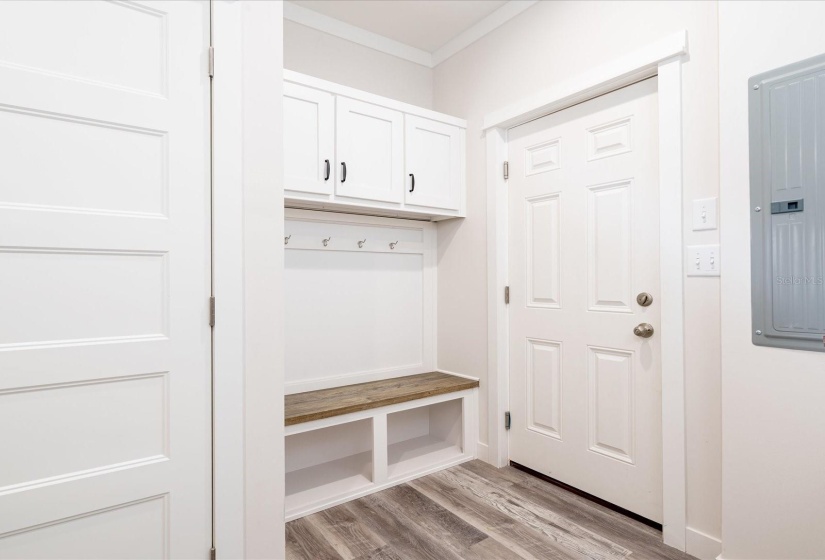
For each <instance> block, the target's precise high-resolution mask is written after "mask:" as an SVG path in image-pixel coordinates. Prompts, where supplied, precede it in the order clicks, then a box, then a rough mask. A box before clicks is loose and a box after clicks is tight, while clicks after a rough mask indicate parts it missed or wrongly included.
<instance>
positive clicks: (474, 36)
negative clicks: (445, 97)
mask: <svg viewBox="0 0 825 560" xmlns="http://www.w3.org/2000/svg"><path fill="white" fill-rule="evenodd" d="M538 1H539V0H510V1H509V2H507V3H506V4H504V5H503V6H502V7H500V8H499V9H498V10H496V11H495V12H493V13H492V14H490V15H489V16H487V17H485V18H484V19H483V20H481V21H479V22H478V23H476V24H475V25H473V26H472V27H470V28H469V29H467V30H465V31H463V32H462V33H461V34H460V35H458V36H456V37H455V38H453V39H452V40H450V41H449V42H448V43H447V44H446V45H444V46H443V47H441V48H439V49H438V50H436V51H435V52H434V53H433V54H432V57H433V67H435V66H438V65H439V64H441V63H442V62H444V61H445V60H447V59H448V58H450V57H451V56H453V55H454V54H456V53H457V52H459V51H462V50H464V49H466V48H467V47H469V46H470V45H472V44H473V43H475V42H476V41H478V40H479V39H481V38H482V37H484V36H485V35H487V34H488V33H490V32H492V31H494V30H495V29H497V28H499V27H501V26H502V25H504V24H505V23H507V22H508V21H510V20H511V19H513V18H514V17H516V16H517V15H519V14H520V13H522V12H523V11H524V10H526V9H527V8H530V7H531V6H533V5H534V4H537V3H538Z"/></svg>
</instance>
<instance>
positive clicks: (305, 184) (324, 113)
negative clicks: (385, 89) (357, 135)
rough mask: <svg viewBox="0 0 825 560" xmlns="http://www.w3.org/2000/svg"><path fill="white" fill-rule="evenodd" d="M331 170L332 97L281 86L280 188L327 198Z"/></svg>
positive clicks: (306, 88) (333, 160) (333, 147)
mask: <svg viewBox="0 0 825 560" xmlns="http://www.w3.org/2000/svg"><path fill="white" fill-rule="evenodd" d="M334 169H335V97H334V96H333V95H332V94H331V93H327V92H325V91H320V90H317V89H313V88H309V87H305V86H301V85H298V84H293V83H290V82H285V83H284V189H285V190H286V191H287V196H289V195H290V192H296V193H308V194H316V195H331V194H332V191H333V188H332V185H333V183H334V179H333V174H334V173H333V171H334Z"/></svg>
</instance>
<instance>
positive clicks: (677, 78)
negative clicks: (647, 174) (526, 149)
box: [483, 31, 688, 551]
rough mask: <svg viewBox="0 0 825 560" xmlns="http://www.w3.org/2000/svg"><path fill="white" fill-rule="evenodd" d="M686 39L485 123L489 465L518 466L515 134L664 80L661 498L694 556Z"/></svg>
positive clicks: (666, 526)
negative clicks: (511, 226)
mask: <svg viewBox="0 0 825 560" xmlns="http://www.w3.org/2000/svg"><path fill="white" fill-rule="evenodd" d="M687 45H688V43H687V31H680V32H678V33H675V34H673V35H671V36H669V37H666V38H664V39H662V40H660V41H657V42H655V43H651V44H649V45H648V46H646V47H644V48H642V49H640V50H638V51H635V52H633V53H630V54H628V55H626V56H623V57H621V58H618V59H616V60H614V61H612V62H610V63H608V64H605V65H602V66H599V67H597V68H593V69H591V70H589V71H587V72H585V73H583V74H580V75H579V76H577V77H575V78H573V79H571V80H568V81H565V82H563V83H561V84H558V85H557V86H555V87H553V88H551V89H549V90H545V91H543V92H540V93H538V94H536V95H533V96H531V97H529V98H527V99H524V100H522V101H519V102H517V103H514V104H512V105H509V106H507V107H504V108H502V109H500V110H498V111H494V112H492V113H489V114H487V115H486V116H485V117H484V128H483V130H484V131H485V133H486V137H487V285H488V304H487V343H488V354H487V360H488V366H487V367H488V370H487V383H488V385H487V387H488V428H489V431H488V433H489V441H488V445H489V457H488V461H489V462H490V463H492V464H493V465H495V466H497V467H502V466H504V465H506V464H507V463H508V461H509V451H508V441H507V431H506V430H505V428H504V413H505V411H507V409H508V406H509V402H510V395H509V326H508V321H509V319H508V313H507V306H506V305H505V303H504V288H505V286H507V282H508V280H507V278H508V272H507V267H508V262H507V261H508V258H507V251H508V248H507V247H508V245H507V243H508V229H507V228H508V224H507V211H508V195H509V193H508V191H507V182H506V180H505V179H504V174H503V166H504V162H505V161H507V130H508V129H510V128H512V127H514V126H518V125H520V124H524V123H526V122H528V121H531V120H534V119H537V118H539V117H542V116H544V115H548V114H550V113H553V112H556V111H559V110H561V109H564V108H566V107H570V106H572V105H575V104H577V103H581V102H583V101H586V100H588V99H592V98H594V97H597V96H599V95H603V94H605V93H608V92H610V91H614V90H616V89H619V88H622V87H625V86H628V85H630V84H633V83H635V82H638V81H639V80H642V79H645V78H650V77H653V76H658V80H659V83H658V101H659V191H660V218H659V224H660V246H659V251H660V259H661V260H660V266H661V298H662V300H661V301H662V318H661V323H662V324H661V328H660V331H659V332H661V345H662V439H663V441H662V463H663V468H662V484H663V489H662V490H663V491H662V498H663V509H664V511H663V519H664V523H663V532H664V542H665V544H667V545H669V546H672V547H674V548H677V549H679V550H682V551H684V550H685V539H686V536H685V530H686V525H687V520H686V517H687V511H686V466H685V465H686V463H685V456H686V452H685V371H684V346H685V344H684V280H683V270H682V267H683V265H682V263H683V259H682V254H683V242H682V236H683V232H682V195H683V188H684V185H683V179H682V94H683V91H682V63H683V62H685V61H686V60H687V55H688V46H687Z"/></svg>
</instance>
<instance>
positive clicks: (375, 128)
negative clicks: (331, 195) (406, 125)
mask: <svg viewBox="0 0 825 560" xmlns="http://www.w3.org/2000/svg"><path fill="white" fill-rule="evenodd" d="M337 99H338V101H337V124H338V131H337V144H336V147H337V148H338V166H337V169H336V172H337V173H336V183H335V194H336V195H337V196H338V197H348V198H358V199H363V200H374V201H378V202H397V203H401V200H402V199H403V198H404V195H403V189H404V163H403V162H404V144H403V143H404V132H403V128H402V127H403V115H402V113H400V112H399V111H393V110H392V109H386V108H384V107H379V106H377V105H372V104H371V103H364V102H362V101H355V100H354V99H349V98H346V97H338V98H337Z"/></svg>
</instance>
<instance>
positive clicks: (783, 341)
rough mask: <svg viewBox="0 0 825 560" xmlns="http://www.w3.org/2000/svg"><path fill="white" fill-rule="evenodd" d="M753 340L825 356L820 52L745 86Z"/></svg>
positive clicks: (824, 137)
mask: <svg viewBox="0 0 825 560" xmlns="http://www.w3.org/2000/svg"><path fill="white" fill-rule="evenodd" d="M748 91H749V98H748V99H749V124H750V183H751V208H750V212H751V263H752V264H751V268H752V270H751V274H752V276H751V288H752V305H753V333H752V336H753V343H754V344H756V345H759V346H774V347H780V348H795V349H799V350H816V351H820V352H822V351H825V281H823V280H825V55H822V56H818V57H815V58H810V59H808V60H803V61H801V62H797V63H794V64H791V65H789V66H784V67H782V68H777V69H775V70H771V71H770V72H765V73H763V74H759V75H757V76H754V77H752V78H751V79H750V81H749V82H748Z"/></svg>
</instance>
